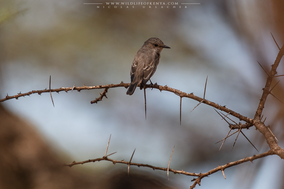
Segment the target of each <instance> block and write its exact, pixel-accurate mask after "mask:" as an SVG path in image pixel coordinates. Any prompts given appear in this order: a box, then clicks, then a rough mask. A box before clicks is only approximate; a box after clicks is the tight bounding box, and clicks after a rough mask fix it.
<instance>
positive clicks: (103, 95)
mask: <svg viewBox="0 0 284 189" xmlns="http://www.w3.org/2000/svg"><path fill="white" fill-rule="evenodd" d="M108 89H109V88H105V90H104V91H103V92H101V93H100V97H98V98H96V99H95V100H92V101H91V104H94V103H98V102H99V101H102V100H103V97H106V98H107V95H106V93H107V91H108Z"/></svg>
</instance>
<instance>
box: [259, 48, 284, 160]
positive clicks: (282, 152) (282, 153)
mask: <svg viewBox="0 0 284 189" xmlns="http://www.w3.org/2000/svg"><path fill="white" fill-rule="evenodd" d="M283 55H284V45H283V46H282V47H281V49H280V51H279V53H278V55H277V57H276V60H275V61H274V64H273V65H272V66H271V70H270V72H269V74H268V76H267V80H266V84H265V87H264V88H263V93H262V96H261V98H260V101H259V105H258V108H257V110H256V113H255V116H254V125H255V127H256V129H257V130H259V131H260V132H261V133H262V135H263V136H264V137H265V139H266V142H267V144H268V145H269V147H270V149H271V150H272V151H273V152H274V153H275V154H277V155H278V156H279V157H280V158H281V159H284V149H282V148H280V146H279V145H278V144H277V141H276V140H275V137H274V134H273V133H272V132H271V131H270V129H269V127H267V126H266V125H265V124H264V123H263V122H262V121H261V118H262V112H263V109H264V105H265V102H266V99H267V97H268V95H269V94H270V88H271V84H272V80H273V78H274V76H275V75H276V74H277V71H276V70H277V67H278V66H279V63H280V61H281V59H282V57H283Z"/></svg>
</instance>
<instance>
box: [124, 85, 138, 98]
mask: <svg viewBox="0 0 284 189" xmlns="http://www.w3.org/2000/svg"><path fill="white" fill-rule="evenodd" d="M137 84H138V83H131V84H130V86H129V88H128V90H127V92H126V94H128V95H132V94H133V93H134V91H135V89H136V87H137Z"/></svg>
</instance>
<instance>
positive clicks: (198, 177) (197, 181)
mask: <svg viewBox="0 0 284 189" xmlns="http://www.w3.org/2000/svg"><path fill="white" fill-rule="evenodd" d="M109 143H110V138H109V141H108V144H107V147H106V152H105V155H104V156H103V157H101V158H95V159H89V160H85V161H80V162H76V161H73V162H72V163H70V164H66V166H69V167H72V166H74V165H83V164H86V163H95V162H100V161H109V162H112V163H113V164H116V163H118V164H125V165H127V170H128V174H129V166H130V165H132V166H137V167H146V168H151V169H153V170H161V171H166V173H167V177H168V178H169V172H172V173H174V174H181V175H186V176H192V177H195V178H193V179H192V181H194V183H193V184H192V185H191V186H190V188H191V189H192V188H194V187H195V186H196V184H198V185H200V184H201V179H202V178H204V177H208V176H209V175H212V174H214V173H216V172H218V171H221V172H222V174H223V176H224V178H225V179H226V177H225V172H224V170H225V169H227V168H229V167H233V166H236V165H239V164H241V163H245V162H248V161H250V162H253V161H254V160H256V159H259V158H263V157H266V156H269V155H274V152H273V151H272V150H269V151H267V152H264V153H262V154H258V155H253V156H251V157H246V158H243V159H240V160H237V161H233V162H230V163H227V164H225V165H221V166H218V167H216V168H214V169H211V170H210V171H208V172H206V173H191V172H187V171H184V170H176V169H171V168H170V163H171V159H172V156H173V152H174V148H175V147H174V148H173V150H172V153H171V157H170V160H169V163H168V166H167V167H156V166H153V165H149V164H143V163H133V162H132V158H133V155H134V153H135V150H136V149H135V150H134V151H133V153H132V155H131V158H130V160H129V161H124V160H114V159H110V158H108V157H109V156H111V155H113V154H114V153H115V152H114V153H111V154H109V155H106V154H107V150H108V147H109Z"/></svg>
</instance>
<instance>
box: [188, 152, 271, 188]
mask: <svg viewBox="0 0 284 189" xmlns="http://www.w3.org/2000/svg"><path fill="white" fill-rule="evenodd" d="M274 154H275V153H274V152H273V151H272V150H269V151H267V152H264V153H262V154H258V155H253V156H251V157H246V158H243V159H240V160H237V161H233V162H230V163H227V164H225V165H222V166H218V167H216V168H214V169H211V170H210V171H208V172H207V173H200V174H199V175H198V177H197V178H195V179H193V180H192V181H194V183H193V184H192V185H191V186H190V189H193V188H195V186H196V184H198V185H200V184H201V179H202V178H204V177H207V176H209V175H211V174H213V173H216V172H218V171H222V170H223V171H224V170H225V169H227V168H229V167H232V166H236V165H239V164H241V163H244V162H248V161H250V162H253V161H254V160H256V159H259V158H263V157H266V156H269V155H274Z"/></svg>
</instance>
